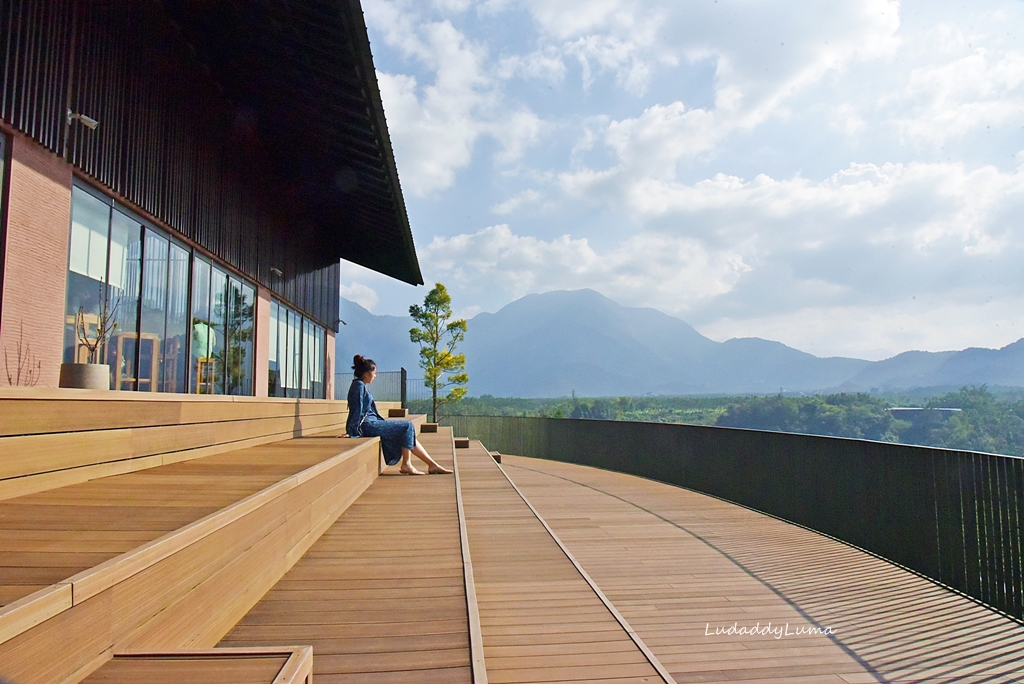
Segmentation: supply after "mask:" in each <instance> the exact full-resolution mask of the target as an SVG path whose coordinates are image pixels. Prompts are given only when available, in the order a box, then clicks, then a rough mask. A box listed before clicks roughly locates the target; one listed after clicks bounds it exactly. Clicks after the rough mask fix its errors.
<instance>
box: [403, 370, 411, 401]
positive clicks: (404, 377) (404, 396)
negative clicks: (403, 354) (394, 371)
mask: <svg viewBox="0 0 1024 684" xmlns="http://www.w3.org/2000/svg"><path fill="white" fill-rule="evenodd" d="M407 379H408V374H407V373H406V372H405V369H404V368H403V369H402V408H409V402H408V398H409V397H408V394H407V392H406V389H405V383H406V380H407Z"/></svg>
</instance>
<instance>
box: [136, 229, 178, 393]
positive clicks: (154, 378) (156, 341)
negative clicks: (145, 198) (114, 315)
mask: <svg viewBox="0 0 1024 684" xmlns="http://www.w3.org/2000/svg"><path fill="white" fill-rule="evenodd" d="M145 240H146V241H145V246H144V252H143V254H144V262H143V267H142V321H141V323H142V324H141V326H140V333H139V390H140V391H142V392H159V391H160V389H161V388H162V386H163V380H162V378H161V376H160V371H161V368H162V363H161V355H162V352H163V341H164V336H165V334H166V332H167V253H168V251H169V250H170V241H169V240H168V239H167V238H165V237H163V236H162V235H160V234H158V233H156V232H154V231H152V230H149V229H147V230H146V238H145Z"/></svg>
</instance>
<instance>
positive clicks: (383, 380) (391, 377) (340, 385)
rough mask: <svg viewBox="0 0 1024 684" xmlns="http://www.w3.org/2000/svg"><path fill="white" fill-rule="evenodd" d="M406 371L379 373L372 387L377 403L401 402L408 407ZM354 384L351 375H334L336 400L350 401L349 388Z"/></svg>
mask: <svg viewBox="0 0 1024 684" xmlns="http://www.w3.org/2000/svg"><path fill="white" fill-rule="evenodd" d="M406 375H407V374H406V371H405V369H404V368H402V369H401V370H396V371H377V377H376V379H375V380H374V381H373V386H372V387H370V388H369V389H370V393H371V394H373V398H374V400H375V401H400V402H402V406H405V405H406V398H405V396H406ZM351 384H352V374H351V373H335V374H334V398H335V399H337V400H338V401H345V400H346V399H348V388H349V386H350V385H351Z"/></svg>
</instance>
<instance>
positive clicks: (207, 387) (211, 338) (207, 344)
mask: <svg viewBox="0 0 1024 684" xmlns="http://www.w3.org/2000/svg"><path fill="white" fill-rule="evenodd" d="M210 273H211V266H210V262H208V261H206V260H205V259H200V258H199V257H196V260H195V263H194V264H193V266H192V392H194V393H195V394H213V378H214V366H215V364H216V362H215V360H214V355H213V352H214V349H213V345H214V343H215V342H216V337H215V335H214V332H213V328H212V327H211V323H210Z"/></svg>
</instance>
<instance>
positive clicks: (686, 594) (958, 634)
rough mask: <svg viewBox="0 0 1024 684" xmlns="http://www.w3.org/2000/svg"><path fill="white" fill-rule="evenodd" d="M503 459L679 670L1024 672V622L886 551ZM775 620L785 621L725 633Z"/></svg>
mask: <svg viewBox="0 0 1024 684" xmlns="http://www.w3.org/2000/svg"><path fill="white" fill-rule="evenodd" d="M502 460H503V467H504V468H505V470H506V472H507V473H508V474H509V476H510V477H511V478H512V479H513V480H514V481H515V482H516V484H517V486H519V487H520V488H521V490H522V491H523V493H524V494H525V496H526V497H527V498H528V499H529V500H530V502H531V503H532V504H533V505H534V506H535V507H536V508H537V509H538V511H539V512H540V513H541V515H542V516H543V517H544V518H545V519H546V520H547V522H548V524H549V525H550V526H551V527H552V528H553V529H554V531H555V533H556V534H557V535H558V536H559V537H560V538H561V539H562V541H563V543H565V544H566V546H567V547H568V548H569V550H570V552H571V553H572V554H573V555H574V556H575V557H576V558H577V560H578V561H579V562H580V564H581V565H582V566H583V568H584V569H585V570H586V571H587V572H588V573H589V574H590V575H591V577H592V578H593V579H594V580H595V581H596V582H597V584H598V585H599V586H600V588H601V589H602V591H603V592H604V593H605V594H606V595H607V596H608V597H609V599H610V600H611V601H612V603H613V604H614V605H615V607H616V608H617V609H618V610H619V611H620V612H621V613H622V614H623V615H624V616H625V617H626V619H627V620H628V621H629V623H630V624H631V625H632V627H633V628H634V629H635V630H636V631H637V632H638V633H639V635H640V636H641V638H642V639H643V640H644V642H646V643H647V645H648V646H649V647H650V648H651V650H652V651H653V652H654V653H655V655H656V656H657V657H658V658H659V659H660V660H661V662H662V663H663V664H664V665H665V666H666V667H667V668H668V670H669V671H670V672H671V674H672V675H673V677H674V678H675V679H676V681H678V682H696V681H700V682H716V681H717V682H725V681H729V682H733V681H743V682H746V683H747V684H753V683H754V682H758V683H761V682H764V683H767V682H772V683H782V682H801V683H811V682H814V683H817V682H833V683H836V684H842V683H847V684H854V683H860V682H951V681H958V682H982V681H984V682H1019V681H1024V661H1022V660H1021V655H1020V654H1021V652H1022V649H1024V626H1021V625H1020V624H1018V623H1016V622H1013V621H1011V620H1009V619H1007V618H1004V617H1002V616H999V615H997V614H996V613H994V612H992V611H990V610H988V609H986V608H983V607H981V606H979V605H977V604H975V603H974V602H972V601H970V600H968V599H965V598H962V597H960V596H958V595H956V594H954V593H952V592H950V591H947V590H945V589H943V588H941V587H939V586H937V585H935V584H934V583H932V582H930V581H927V580H925V579H922V578H920V577H917V576H915V575H913V574H911V573H909V572H906V571H904V570H901V569H899V568H897V567H895V566H893V565H891V564H889V563H887V562H885V561H883V560H880V559H877V558H874V557H872V556H870V555H868V554H866V553H863V552H861V551H858V550H856V549H854V548H851V547H849V546H846V545H845V544H842V543H839V542H836V541H833V540H830V539H828V538H826V537H823V536H821V535H819V534H816V533H814V532H811V531H808V530H805V529H802V528H800V527H797V526H795V525H790V524H788V523H785V522H782V521H779V520H776V519H774V518H770V517H768V516H764V515H761V514H758V513H756V512H753V511H750V510H748V509H745V508H742V507H739V506H735V505H732V504H729V503H726V502H723V501H720V500H717V499H714V498H711V497H706V496H703V495H700V494H697V493H694V492H691V491H687V490H684V489H680V488H676V487H671V486H668V485H664V484H660V483H657V482H652V481H648V480H643V479H640V478H636V477H631V476H628V475H621V474H616V473H609V472H606V471H600V470H596V469H592V468H586V467H583V466H576V465H571V464H564V463H555V462H551V461H542V460H539V459H529V458H521V457H515V456H503V459H502ZM473 554H474V562H475V561H476V551H475V550H474V551H473ZM478 577H479V575H478ZM477 581H478V586H479V579H478V580H477ZM768 623H771V627H772V628H776V629H778V628H780V627H781V628H783V632H782V633H781V636H779V637H777V634H778V633H777V632H776V633H767V634H763V635H762V634H758V635H754V636H750V635H745V636H744V635H735V634H734V635H729V634H716V633H715V632H716V630H718V629H727V628H729V627H732V626H733V625H736V626H737V627H746V628H748V630H749V628H752V627H755V626H759V627H762V628H763V627H765V626H767V625H768ZM787 626H788V632H789V634H787V633H786V631H785V630H786V627H787ZM809 627H821V628H824V627H831V628H833V629H834V630H835V633H834V634H833V635H832V636H826V635H820V634H817V635H808V634H799V633H798V632H799V631H800V630H801V629H806V628H809Z"/></svg>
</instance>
